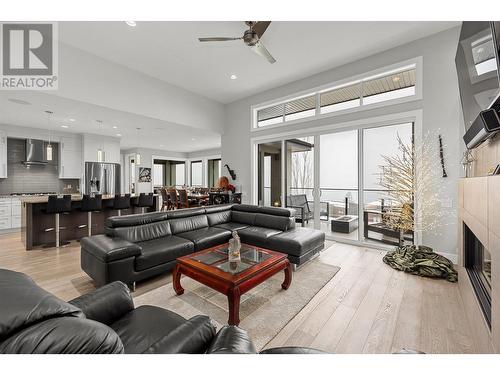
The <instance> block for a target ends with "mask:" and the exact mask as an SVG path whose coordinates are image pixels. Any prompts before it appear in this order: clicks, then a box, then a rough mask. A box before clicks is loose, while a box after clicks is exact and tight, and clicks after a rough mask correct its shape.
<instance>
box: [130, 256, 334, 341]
mask: <svg viewBox="0 0 500 375" xmlns="http://www.w3.org/2000/svg"><path fill="white" fill-rule="evenodd" d="M339 270H340V268H339V267H336V266H332V265H329V264H325V263H322V262H321V261H320V260H319V259H318V258H316V259H313V260H311V261H310V262H308V263H306V264H304V265H303V266H301V267H299V268H298V269H297V271H295V272H293V275H292V285H291V286H290V288H289V289H288V290H286V291H285V290H283V289H281V283H282V282H283V280H284V273H283V272H280V273H278V274H277V275H275V276H274V277H272V278H270V279H269V280H266V281H265V282H263V283H262V284H260V285H258V286H256V287H255V288H254V289H252V290H250V291H249V292H248V293H245V294H244V295H242V296H241V302H240V324H239V326H240V327H241V328H243V329H245V330H246V331H247V332H248V333H249V334H250V337H251V338H252V340H253V342H254V344H255V346H256V348H257V349H258V350H261V349H262V348H263V347H264V346H265V345H266V344H267V343H268V342H269V341H271V339H273V338H274V337H275V336H276V335H277V334H278V333H279V332H280V331H281V330H282V329H283V327H285V325H286V324H287V323H288V322H289V321H290V320H292V318H293V317H294V316H295V315H297V314H298V313H299V312H300V310H302V309H303V308H304V306H306V305H307V303H308V302H309V301H310V300H311V299H312V298H313V297H314V296H315V295H316V294H317V293H318V292H319V291H320V290H321V288H323V286H325V285H326V283H328V282H329V281H330V280H331V279H332V278H333V277H334V276H335V274H336V273H337V272H338V271H339ZM181 284H182V286H183V288H184V290H185V291H184V294H183V295H181V296H177V295H176V294H175V292H174V289H173V287H172V283H171V282H170V283H168V284H167V285H164V286H161V287H159V288H156V289H154V290H152V291H149V292H146V293H145V294H142V295H140V296H138V297H136V298H134V303H135V305H136V306H140V305H154V306H160V307H163V308H166V309H169V310H172V311H174V312H176V313H178V314H179V315H181V316H183V317H185V318H191V317H192V316H195V315H200V314H201V315H208V316H210V317H211V318H212V319H213V321H214V323H215V324H216V325H217V327H218V328H220V327H222V326H223V325H225V324H227V319H228V304H227V297H226V296H224V295H222V294H221V293H219V292H216V291H215V290H213V289H210V288H209V287H206V286H204V285H203V284H200V283H198V282H197V281H195V280H192V279H190V278H188V277H184V276H183V277H182V279H181Z"/></svg>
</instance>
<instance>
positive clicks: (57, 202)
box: [44, 194, 71, 247]
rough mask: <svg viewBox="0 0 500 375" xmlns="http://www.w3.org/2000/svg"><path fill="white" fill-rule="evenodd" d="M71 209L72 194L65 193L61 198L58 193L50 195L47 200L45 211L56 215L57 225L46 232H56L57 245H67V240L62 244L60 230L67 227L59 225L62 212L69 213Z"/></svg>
mask: <svg viewBox="0 0 500 375" xmlns="http://www.w3.org/2000/svg"><path fill="white" fill-rule="evenodd" d="M70 211H71V195H69V194H68V195H64V196H63V197H62V198H59V197H58V196H57V195H49V198H48V201H47V209H46V210H45V212H46V213H47V214H51V215H54V217H55V226H54V227H51V228H46V229H45V230H44V232H52V231H55V232H56V247H59V246H61V245H66V244H67V242H65V243H63V244H61V243H60V236H59V235H60V230H61V229H63V230H64V229H66V228H65V227H61V226H60V225H59V221H60V220H59V219H60V217H59V215H60V214H67V213H69V212H70Z"/></svg>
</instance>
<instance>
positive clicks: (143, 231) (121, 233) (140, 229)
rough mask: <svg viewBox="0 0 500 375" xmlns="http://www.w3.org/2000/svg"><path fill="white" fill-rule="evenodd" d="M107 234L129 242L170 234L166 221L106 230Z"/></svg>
mask: <svg viewBox="0 0 500 375" xmlns="http://www.w3.org/2000/svg"><path fill="white" fill-rule="evenodd" d="M110 232H111V233H110ZM107 233H108V234H111V235H112V236H114V237H120V238H123V239H126V240H127V241H130V242H142V241H149V240H154V239H155V238H160V237H165V236H169V235H171V234H172V232H171V230H170V223H169V222H168V221H167V220H163V221H158V222H153V223H148V224H143V225H136V226H131V227H119V228H112V229H111V228H108V230H107Z"/></svg>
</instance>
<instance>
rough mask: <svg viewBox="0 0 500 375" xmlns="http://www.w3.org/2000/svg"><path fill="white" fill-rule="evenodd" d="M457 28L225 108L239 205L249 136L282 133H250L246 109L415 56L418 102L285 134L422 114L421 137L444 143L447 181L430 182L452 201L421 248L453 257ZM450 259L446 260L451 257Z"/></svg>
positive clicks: (225, 143) (246, 195) (226, 146)
mask: <svg viewBox="0 0 500 375" xmlns="http://www.w3.org/2000/svg"><path fill="white" fill-rule="evenodd" d="M459 32H460V28H458V27H457V28H453V29H450V30H446V31H444V32H441V33H438V34H435V35H433V36H430V37H427V38H423V39H420V40H417V41H415V42H412V43H408V44H405V45H403V46H400V47H396V48H394V49H391V50H388V51H385V52H381V53H378V54H376V55H373V56H370V57H368V58H365V59H362V60H359V61H356V62H353V63H350V64H347V65H344V66H341V67H338V68H335V69H332V70H328V71H325V72H323V73H320V74H316V75H314V76H311V77H308V78H305V79H301V80H298V81H295V82H292V83H290V84H287V85H284V86H281V87H278V88H275V89H272V90H269V91H266V92H263V93H260V94H258V95H254V96H251V97H249V98H245V99H242V100H239V101H237V102H234V103H231V104H228V105H226V120H225V125H224V132H223V135H222V159H223V163H227V164H229V165H230V166H231V168H233V169H234V170H235V172H236V174H237V176H238V178H237V180H236V181H235V183H236V184H239V185H241V186H242V192H243V200H244V201H245V202H250V200H251V170H250V169H251V168H250V166H251V160H250V155H251V147H250V139H251V137H252V136H257V135H258V136H262V135H270V134H275V133H276V134H277V133H279V132H282V131H284V129H283V128H274V129H269V130H263V131H259V132H255V133H258V134H251V132H250V124H251V111H250V108H251V106H252V105H257V104H260V103H263V102H266V101H270V100H274V99H277V98H281V97H284V96H287V95H292V94H294V93H297V92H300V91H303V90H308V89H312V88H314V87H317V86H321V85H325V84H328V83H329V82H335V81H339V80H342V79H346V78H349V77H352V76H356V75H358V74H363V73H366V72H369V71H371V70H374V69H377V68H382V67H384V66H388V65H391V64H396V63H398V62H401V61H405V60H409V59H412V58H415V57H418V56H422V57H423V99H422V100H417V101H412V102H407V103H401V104H395V105H392V106H388V107H383V108H376V109H372V110H366V111H361V112H357V113H351V114H345V115H340V116H334V117H330V118H323V119H318V120H314V121H309V122H303V123H300V124H294V125H290V126H289V127H286V130H287V131H288V130H300V129H305V128H307V127H316V126H321V125H332V124H341V123H344V122H347V121H355V120H359V119H363V118H371V117H376V116H383V115H387V114H394V113H400V112H407V111H412V110H417V109H422V111H423V132H424V133H426V132H427V131H431V132H432V131H435V132H440V134H441V135H442V137H443V141H444V143H445V144H446V147H447V148H446V150H445V159H446V167H447V172H448V176H449V177H448V178H446V179H440V180H439V181H436V184H441V185H442V186H443V188H444V190H445V191H446V193H447V194H448V195H449V197H450V198H451V199H452V204H453V209H452V212H451V213H450V215H449V218H448V220H447V221H446V223H443V224H446V225H445V226H443V227H441V228H440V229H439V230H437V232H439V233H440V235H436V234H433V233H424V235H423V243H424V244H427V245H428V246H431V247H433V248H434V249H435V250H436V251H439V252H443V253H447V254H452V255H453V256H455V255H456V254H457V225H456V223H457V215H456V214H457V212H456V211H457V196H458V191H457V189H458V178H459V176H460V174H461V168H460V157H461V155H460V151H459V150H460V149H461V133H462V129H463V125H462V123H461V122H460V121H461V118H460V98H459V92H458V83H457V76H456V70H455V52H456V47H457V44H458V35H459ZM453 256H452V257H453Z"/></svg>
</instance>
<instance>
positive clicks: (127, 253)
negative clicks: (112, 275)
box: [80, 234, 141, 263]
mask: <svg viewBox="0 0 500 375" xmlns="http://www.w3.org/2000/svg"><path fill="white" fill-rule="evenodd" d="M80 245H81V247H82V250H85V251H86V252H88V253H89V254H92V256H94V257H95V258H97V259H99V260H100V261H101V262H105V263H107V262H112V261H115V260H119V259H124V258H130V257H134V256H137V255H140V254H141V247H140V246H139V245H137V244H135V243H133V242H130V241H127V240H124V239H123V238H119V237H116V238H113V237H108V236H106V235H104V234H98V235H96V236H91V237H84V238H82V239H81V241H80ZM82 253H83V252H82Z"/></svg>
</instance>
